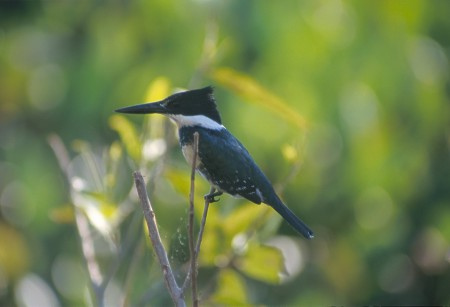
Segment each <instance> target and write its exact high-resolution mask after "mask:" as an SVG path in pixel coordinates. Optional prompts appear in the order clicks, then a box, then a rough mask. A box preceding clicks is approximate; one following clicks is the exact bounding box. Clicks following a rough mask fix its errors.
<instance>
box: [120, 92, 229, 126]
mask: <svg viewBox="0 0 450 307" xmlns="http://www.w3.org/2000/svg"><path fill="white" fill-rule="evenodd" d="M116 112H119V113H132V114H151V113H158V114H164V115H166V116H168V117H169V118H171V119H172V120H174V121H175V123H176V124H177V125H178V127H179V128H181V127H183V126H196V125H197V126H203V127H206V128H210V129H221V128H223V126H222V121H221V118H220V114H219V111H218V110H217V106H216V102H215V99H214V95H213V88H212V87H211V86H208V87H205V88H201V89H196V90H190V91H184V92H179V93H176V94H173V95H171V96H169V97H167V98H166V99H164V100H161V101H157V102H150V103H144V104H139V105H134V106H130V107H125V108H121V109H118V110H116Z"/></svg>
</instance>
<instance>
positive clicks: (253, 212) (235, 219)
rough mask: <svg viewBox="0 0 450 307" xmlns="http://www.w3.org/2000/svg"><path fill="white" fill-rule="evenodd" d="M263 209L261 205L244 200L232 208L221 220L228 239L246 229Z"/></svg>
mask: <svg viewBox="0 0 450 307" xmlns="http://www.w3.org/2000/svg"><path fill="white" fill-rule="evenodd" d="M263 209H264V208H263V207H262V206H258V205H255V204H252V203H250V202H246V203H245V204H243V205H241V206H239V207H237V208H236V209H235V210H233V212H232V213H231V214H230V215H228V216H227V217H226V218H225V219H224V221H223V228H224V230H225V232H226V234H227V237H228V238H229V240H231V239H232V238H233V237H234V236H235V235H237V234H238V233H241V232H244V231H246V230H248V229H249V228H250V226H251V225H252V224H254V223H255V220H256V217H260V216H261V214H262V211H261V210H263Z"/></svg>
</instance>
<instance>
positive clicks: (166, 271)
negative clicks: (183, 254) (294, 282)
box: [133, 171, 186, 306]
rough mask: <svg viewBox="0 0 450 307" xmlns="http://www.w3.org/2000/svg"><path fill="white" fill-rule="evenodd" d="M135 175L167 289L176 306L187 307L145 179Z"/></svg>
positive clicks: (138, 173) (137, 173)
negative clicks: (161, 234) (157, 221)
mask: <svg viewBox="0 0 450 307" xmlns="http://www.w3.org/2000/svg"><path fill="white" fill-rule="evenodd" d="M133 175H134V182H135V184H136V189H137V192H138V195H139V200H140V203H141V206H142V211H143V213H144V217H145V221H146V224H147V228H148V232H149V236H150V240H151V241H152V245H153V249H154V251H155V253H156V256H157V257H158V261H159V264H160V266H161V270H162V272H163V275H164V280H165V282H166V286H167V289H168V290H169V293H170V296H171V297H172V300H173V302H174V304H175V306H186V303H185V302H184V299H183V292H182V290H181V289H180V288H179V287H178V285H177V282H176V280H175V276H174V274H173V271H172V267H171V265H170V262H169V259H168V257H167V252H166V250H165V248H164V245H163V244H162V242H161V237H160V235H159V230H158V227H157V224H156V218H155V213H154V211H153V208H152V206H151V203H150V200H149V199H148V196H147V190H146V188H145V181H144V178H143V177H142V174H141V173H140V172H139V171H136V172H134V174H133Z"/></svg>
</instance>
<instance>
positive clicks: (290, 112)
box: [211, 67, 307, 130]
mask: <svg viewBox="0 0 450 307" xmlns="http://www.w3.org/2000/svg"><path fill="white" fill-rule="evenodd" d="M211 76H212V78H213V79H214V80H215V81H216V82H218V83H220V84H221V85H223V86H225V87H226V88H229V89H230V90H232V91H234V92H235V93H236V94H238V95H240V96H242V97H243V98H245V99H246V100H249V101H251V102H253V103H256V104H257V105H260V106H264V107H265V108H267V109H268V110H270V111H271V112H274V113H275V114H278V116H280V117H282V118H284V119H285V120H286V121H288V122H290V123H291V124H293V125H295V126H297V127H298V128H300V129H302V130H305V129H306V126H307V123H306V120H305V119H304V118H303V117H302V116H301V115H300V114H298V112H297V111H296V110H295V109H293V108H291V107H290V106H289V105H288V104H287V103H286V102H285V101H284V100H283V99H281V98H280V97H278V96H276V95H275V94H273V93H271V92H270V91H268V90H267V89H265V88H264V87H263V86H261V85H260V84H258V83H257V82H256V81H255V80H254V79H252V78H251V77H250V76H247V75H245V74H243V73H241V72H238V71H235V70H233V69H231V68H227V67H224V68H218V69H216V70H214V71H213V72H212V74H211Z"/></svg>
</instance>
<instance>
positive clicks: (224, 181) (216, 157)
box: [116, 86, 314, 239]
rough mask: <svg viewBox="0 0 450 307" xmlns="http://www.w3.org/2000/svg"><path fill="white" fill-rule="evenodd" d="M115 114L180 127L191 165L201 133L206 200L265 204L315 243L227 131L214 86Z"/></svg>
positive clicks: (198, 163) (199, 167) (199, 162)
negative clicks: (161, 118)
mask: <svg viewBox="0 0 450 307" xmlns="http://www.w3.org/2000/svg"><path fill="white" fill-rule="evenodd" d="M116 112H119V113H131V114H152V113H153V114H154V113H158V114H163V115H165V116H167V117H169V118H170V119H171V120H172V121H174V122H175V124H176V125H177V127H178V134H179V142H180V145H181V150H182V152H183V155H184V157H185V159H186V161H187V162H188V163H189V164H190V165H192V163H193V160H194V153H195V150H194V145H193V144H194V133H195V132H197V133H198V135H199V138H198V150H197V157H196V159H195V160H196V165H195V167H196V170H197V171H198V172H199V173H200V174H201V175H202V176H203V177H204V178H205V179H206V180H207V181H208V182H209V183H210V184H211V187H212V189H211V191H210V193H209V194H207V195H205V199H207V200H208V201H210V202H217V201H218V199H217V198H216V197H218V196H220V195H222V194H223V193H224V192H225V193H228V194H230V195H232V196H235V197H243V198H246V199H248V200H249V201H251V202H253V203H255V204H261V203H264V204H267V205H269V206H271V207H272V208H273V209H275V211H276V212H278V213H279V214H280V215H281V216H282V217H283V218H284V219H285V220H286V221H287V222H288V223H289V224H290V225H291V226H292V227H293V228H294V229H295V230H296V231H297V232H298V233H300V234H301V235H303V236H304V237H305V238H307V239H312V238H313V237H314V234H313V232H312V230H311V229H310V228H309V227H308V226H307V225H306V224H305V223H304V222H303V221H302V220H300V219H299V218H298V217H297V216H296V215H295V214H294V213H293V212H292V211H291V210H290V209H289V208H288V207H287V206H286V205H285V204H284V203H283V201H281V199H280V197H279V196H278V195H277V194H276V193H275V190H274V188H273V187H272V184H271V183H270V181H269V179H267V177H266V175H265V174H264V173H263V172H262V171H261V169H260V168H259V167H258V165H257V164H256V163H255V161H254V160H253V158H252V157H251V156H250V154H249V152H248V151H247V149H246V148H245V147H244V145H242V143H241V142H239V140H238V139H237V138H235V137H234V136H233V135H232V134H231V133H230V132H229V131H228V130H227V129H226V128H225V127H224V125H223V124H222V120H221V117H220V114H219V111H218V110H217V105H216V101H215V98H214V93H213V88H212V87H211V86H207V87H205V88H200V89H194V90H188V91H184V92H178V93H175V94H173V95H171V96H169V97H167V98H165V99H163V100H161V101H157V102H151V103H145V104H139V105H134V106H129V107H125V108H121V109H118V110H116Z"/></svg>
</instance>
